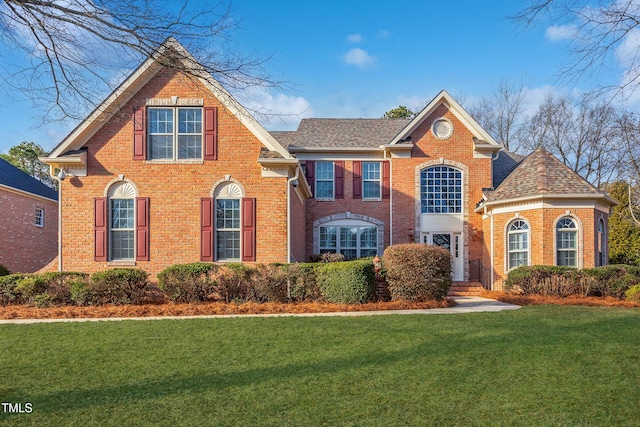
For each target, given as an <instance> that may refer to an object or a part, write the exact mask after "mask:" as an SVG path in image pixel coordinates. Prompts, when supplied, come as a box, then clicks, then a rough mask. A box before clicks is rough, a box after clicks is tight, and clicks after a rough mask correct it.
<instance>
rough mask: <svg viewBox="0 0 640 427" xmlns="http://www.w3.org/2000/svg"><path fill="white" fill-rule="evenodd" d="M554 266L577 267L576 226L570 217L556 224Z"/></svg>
mask: <svg viewBox="0 0 640 427" xmlns="http://www.w3.org/2000/svg"><path fill="white" fill-rule="evenodd" d="M556 264H557V265H563V266H568V267H577V266H578V226H577V225H576V222H575V220H574V219H573V218H571V217H564V218H561V219H560V220H559V221H558V223H557V224H556Z"/></svg>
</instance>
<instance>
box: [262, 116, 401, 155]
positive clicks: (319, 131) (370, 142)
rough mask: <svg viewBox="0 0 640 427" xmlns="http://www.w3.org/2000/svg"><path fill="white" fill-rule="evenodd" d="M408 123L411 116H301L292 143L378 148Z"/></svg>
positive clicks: (300, 145)
mask: <svg viewBox="0 0 640 427" xmlns="http://www.w3.org/2000/svg"><path fill="white" fill-rule="evenodd" d="M409 122H410V120H408V119H302V120H301V121H300V126H298V130H297V131H296V132H295V136H294V137H293V138H292V142H290V144H289V145H293V146H296V147H307V148H314V147H378V146H380V145H383V144H388V143H389V142H391V140H392V139H393V137H394V136H396V135H397V134H398V133H399V132H400V131H401V130H402V129H403V128H404V127H405V126H407V125H408V124H409ZM272 133H273V132H272ZM286 137H289V136H286ZM276 139H278V137H276ZM283 144H284V141H283Z"/></svg>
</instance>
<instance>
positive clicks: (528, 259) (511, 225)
mask: <svg viewBox="0 0 640 427" xmlns="http://www.w3.org/2000/svg"><path fill="white" fill-rule="evenodd" d="M516 223H521V224H523V225H524V227H522V225H521V226H520V227H521V228H518V229H514V226H515V225H516ZM517 234H524V235H525V239H526V241H525V245H526V246H525V248H518V249H511V236H515V235H517ZM505 244H506V248H505V253H506V255H507V257H506V258H507V259H506V264H507V271H511V270H513V269H514V268H517V267H520V265H511V254H512V253H524V254H525V256H526V259H525V261H526V262H525V263H524V264H521V265H525V266H527V265H531V234H530V228H529V224H528V223H527V221H525V220H524V219H522V218H516V219H514V220H512V221H510V222H509V224H508V225H507V239H506V242H505Z"/></svg>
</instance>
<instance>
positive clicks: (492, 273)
mask: <svg viewBox="0 0 640 427" xmlns="http://www.w3.org/2000/svg"><path fill="white" fill-rule="evenodd" d="M490 215H491V290H492V291H493V290H494V289H493V285H494V280H495V278H494V270H495V259H494V258H493V254H494V236H493V212H491V213H490Z"/></svg>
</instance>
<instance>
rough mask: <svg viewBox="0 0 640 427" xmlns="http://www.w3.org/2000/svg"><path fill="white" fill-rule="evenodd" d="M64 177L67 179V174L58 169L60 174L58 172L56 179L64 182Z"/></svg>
mask: <svg viewBox="0 0 640 427" xmlns="http://www.w3.org/2000/svg"><path fill="white" fill-rule="evenodd" d="M66 177H67V173H66V172H65V171H64V169H60V172H58V179H59V180H60V181H64V179H65V178H66Z"/></svg>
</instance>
